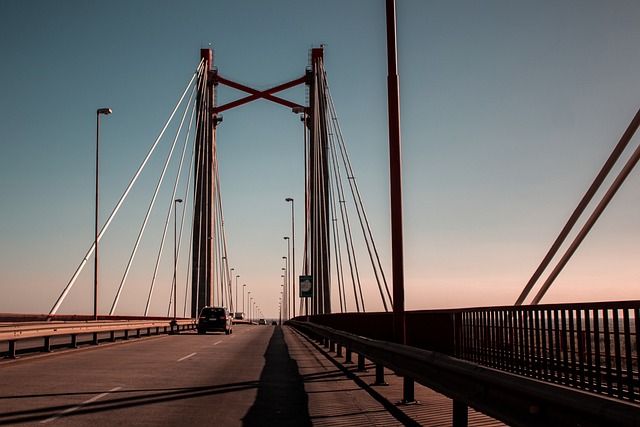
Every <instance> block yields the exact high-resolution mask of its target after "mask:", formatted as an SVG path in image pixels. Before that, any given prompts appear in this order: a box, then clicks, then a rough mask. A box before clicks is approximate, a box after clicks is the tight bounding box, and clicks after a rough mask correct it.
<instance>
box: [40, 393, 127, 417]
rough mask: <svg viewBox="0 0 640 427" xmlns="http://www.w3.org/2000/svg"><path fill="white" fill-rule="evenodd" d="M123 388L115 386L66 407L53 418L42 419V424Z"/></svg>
mask: <svg viewBox="0 0 640 427" xmlns="http://www.w3.org/2000/svg"><path fill="white" fill-rule="evenodd" d="M121 388H122V387H115V388H112V389H111V390H109V391H108V392H106V393H101V394H99V395H97V396H93V397H92V398H91V399H89V400H85V401H84V402H82V403H80V404H78V405H76V406H74V407H72V408H68V409H65V410H64V411H62V412H60V413H58V414H57V415H54V416H53V417H51V418H47V419H46V420H44V421H40V424H44V423H48V422H49V421H53V420H56V419H58V418H60V417H61V416H63V415H66V414H69V413H71V412H73V411H77V410H78V409H80V408H82V407H83V406H84V405H88V404H89V403H93V402H95V401H96V400H98V399H102V398H103V397H105V396H106V395H108V394H110V393H113V392H114V391H118V390H120V389H121Z"/></svg>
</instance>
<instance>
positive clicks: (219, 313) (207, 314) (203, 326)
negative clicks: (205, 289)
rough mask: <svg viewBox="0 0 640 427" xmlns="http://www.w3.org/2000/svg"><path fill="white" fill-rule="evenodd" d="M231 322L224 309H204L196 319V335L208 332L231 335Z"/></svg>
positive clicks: (229, 315) (228, 314)
mask: <svg viewBox="0 0 640 427" xmlns="http://www.w3.org/2000/svg"><path fill="white" fill-rule="evenodd" d="M232 325H233V321H232V320H231V314H230V313H229V312H228V311H227V309H226V308H224V307H204V308H203V309H202V311H201V312H200V317H198V333H199V334H206V333H207V332H208V331H217V332H224V333H225V334H227V335H229V334H231V333H233V329H232Z"/></svg>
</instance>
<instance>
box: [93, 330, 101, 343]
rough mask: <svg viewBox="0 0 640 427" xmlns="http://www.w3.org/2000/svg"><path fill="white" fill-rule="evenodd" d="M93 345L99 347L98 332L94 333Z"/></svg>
mask: <svg viewBox="0 0 640 427" xmlns="http://www.w3.org/2000/svg"><path fill="white" fill-rule="evenodd" d="M91 343H92V344H93V345H98V344H99V343H100V342H99V341H98V333H97V332H94V333H93V341H91Z"/></svg>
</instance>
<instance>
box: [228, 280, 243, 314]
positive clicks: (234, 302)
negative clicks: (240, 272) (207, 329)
mask: <svg viewBox="0 0 640 427" xmlns="http://www.w3.org/2000/svg"><path fill="white" fill-rule="evenodd" d="M238 277H240V276H236V299H234V300H233V311H238V306H237V305H236V304H238ZM229 290H231V289H229Z"/></svg>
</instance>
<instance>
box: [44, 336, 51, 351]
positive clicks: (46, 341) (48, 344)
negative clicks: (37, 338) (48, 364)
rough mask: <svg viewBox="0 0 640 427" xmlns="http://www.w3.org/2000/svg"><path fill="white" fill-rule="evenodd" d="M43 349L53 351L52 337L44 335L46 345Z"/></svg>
mask: <svg viewBox="0 0 640 427" xmlns="http://www.w3.org/2000/svg"><path fill="white" fill-rule="evenodd" d="M42 351H43V352H45V353H51V337H44V346H43V347H42Z"/></svg>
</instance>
